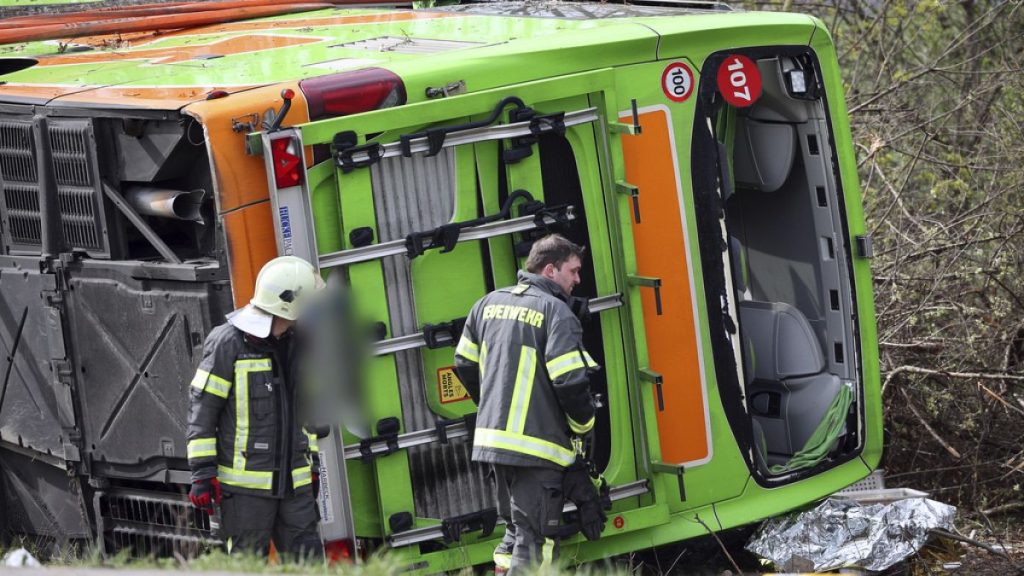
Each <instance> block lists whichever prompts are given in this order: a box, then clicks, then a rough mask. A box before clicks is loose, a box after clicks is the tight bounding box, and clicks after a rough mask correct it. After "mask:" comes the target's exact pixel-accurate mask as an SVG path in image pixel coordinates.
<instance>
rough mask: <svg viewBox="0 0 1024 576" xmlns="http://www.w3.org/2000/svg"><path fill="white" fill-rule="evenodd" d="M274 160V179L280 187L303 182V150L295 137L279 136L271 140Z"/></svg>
mask: <svg viewBox="0 0 1024 576" xmlns="http://www.w3.org/2000/svg"><path fill="white" fill-rule="evenodd" d="M270 151H271V154H272V156H273V160H274V180H275V181H276V182H277V187H278V188H289V187H291V186H298V185H299V184H302V157H301V156H300V155H301V154H302V151H301V150H299V147H298V146H297V145H296V142H295V140H294V139H293V138H278V139H277V140H272V141H271V142H270Z"/></svg>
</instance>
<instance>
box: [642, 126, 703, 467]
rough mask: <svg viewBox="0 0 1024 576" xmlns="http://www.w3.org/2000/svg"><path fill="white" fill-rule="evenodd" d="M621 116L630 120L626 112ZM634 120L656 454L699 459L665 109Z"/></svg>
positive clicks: (691, 332)
mask: <svg viewBox="0 0 1024 576" xmlns="http://www.w3.org/2000/svg"><path fill="white" fill-rule="evenodd" d="M622 121H623V122H632V116H625V117H623V118H622ZM640 125H641V126H642V127H643V132H642V133H641V134H639V135H636V136H624V137H623V138H622V149H623V150H622V151H623V155H624V157H625V164H626V180H627V181H628V182H629V183H631V184H633V185H635V186H637V187H639V189H640V224H637V223H636V222H634V223H633V240H634V243H635V247H636V259H637V273H638V274H639V275H641V276H651V277H655V278H661V301H662V315H660V316H659V315H658V314H657V308H656V304H655V299H654V290H651V289H649V288H642V289H641V298H642V301H643V310H644V326H645V332H646V336H647V352H648V365H649V368H650V369H651V370H653V371H655V372H658V373H660V374H661V375H662V377H663V382H662V394H661V396H662V398H661V403H659V399H658V390H657V388H656V387H654V388H653V390H652V393H653V394H654V395H655V398H654V402H655V409H656V410H657V418H658V436H659V438H660V442H661V458H662V461H663V462H665V463H667V464H684V463H691V464H696V463H702V462H704V461H706V460H707V459H708V458H709V457H710V442H709V423H708V412H707V407H706V403H707V395H706V392H705V389H704V379H703V370H702V358H701V350H700V340H699V336H698V332H697V326H696V297H695V292H694V290H693V286H692V281H693V279H692V277H691V272H690V266H689V262H688V260H687V241H686V236H685V222H684V210H683V207H682V205H681V202H682V195H681V188H680V186H681V182H680V181H679V172H678V167H677V164H676V150H675V144H674V141H673V137H672V133H671V122H670V117H669V112H668V110H667V109H665V108H664V107H658V108H655V109H652V110H648V111H644V112H643V113H642V114H640ZM660 404H663V406H664V409H659V405H660Z"/></svg>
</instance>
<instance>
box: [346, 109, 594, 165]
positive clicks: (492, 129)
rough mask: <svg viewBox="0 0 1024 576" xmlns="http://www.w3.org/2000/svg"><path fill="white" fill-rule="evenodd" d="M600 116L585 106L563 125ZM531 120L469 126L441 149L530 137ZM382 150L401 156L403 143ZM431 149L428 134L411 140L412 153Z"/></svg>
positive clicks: (365, 158)
mask: <svg viewBox="0 0 1024 576" xmlns="http://www.w3.org/2000/svg"><path fill="white" fill-rule="evenodd" d="M597 119H598V115H597V108H585V109H583V110H576V111H574V112H566V113H565V116H564V117H563V119H562V124H563V125H564V126H566V127H569V126H576V125H578V124H586V123H588V122H596V121H597ZM531 123H532V122H531V121H530V120H526V121H523V122H515V123H512V124H498V125H493V126H482V127H480V128H470V129H469V130H459V131H456V132H449V133H448V134H446V135H445V139H444V144H443V145H442V148H450V147H452V146H461V145H464V144H475V143H477V142H487V141H490V140H503V139H505V138H515V137H518V136H530V135H531V134H533V132H532V131H531V130H530V125H531ZM381 148H382V149H383V150H382V153H381V156H380V157H381V158H393V157H395V156H402V143H401V142H391V143H388V144H384V145H382V146H381ZM429 150H430V143H429V141H428V139H427V137H426V136H421V137H419V138H414V139H412V140H410V141H409V152H411V153H414V154H415V153H418V152H428V151H429ZM338 152H339V153H342V154H343V153H344V150H339V151H338ZM350 158H351V160H352V161H353V162H355V163H357V164H358V163H366V162H369V161H370V154H369V152H366V151H362V150H359V151H356V152H354V153H353V154H352V155H351V157H350Z"/></svg>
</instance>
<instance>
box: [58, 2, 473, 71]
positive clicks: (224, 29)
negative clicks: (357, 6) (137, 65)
mask: <svg viewBox="0 0 1024 576" xmlns="http://www.w3.org/2000/svg"><path fill="white" fill-rule="evenodd" d="M457 16H459V15H458V14H447V13H442V12H412V11H409V12H380V13H376V14H356V15H349V16H329V17H323V16H318V17H315V18H291V19H288V20H263V21H258V22H252V21H247V22H228V23H225V24H212V25H209V26H199V27H194V28H186V29H181V30H173V31H158V32H129V33H122V34H103V35H97V36H85V37H82V38H76V39H75V40H73V41H69V42H71V43H72V44H86V45H89V46H94V47H96V48H98V49H101V50H103V49H108V48H110V47H121V48H124V47H128V46H133V45H134V46H140V45H142V46H144V45H145V44H146V43H149V42H155V41H159V40H163V39H164V38H167V37H169V36H174V37H180V36H197V35H202V34H226V33H232V32H253V31H260V32H268V33H279V32H282V31H286V30H296V29H303V28H310V27H314V26H318V27H325V26H350V25H353V24H375V23H379V22H406V21H410V20H433V19H436V18H452V17H457ZM67 56H73V54H68V55H67ZM63 57H64V56H62V55H58V56H54V58H55V61H54V62H53V64H61V63H62V62H61V61H60V59H61V58H63Z"/></svg>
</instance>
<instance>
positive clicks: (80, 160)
mask: <svg viewBox="0 0 1024 576" xmlns="http://www.w3.org/2000/svg"><path fill="white" fill-rule="evenodd" d="M49 131H50V151H51V154H52V156H53V172H54V177H55V178H56V179H57V198H58V204H59V206H60V219H61V227H62V228H63V230H64V241H65V242H66V243H67V244H68V245H69V246H72V247H74V248H78V249H85V250H103V248H104V247H103V241H102V228H101V223H100V221H99V219H98V218H97V209H98V208H99V207H100V206H102V204H101V203H100V201H101V199H100V198H99V194H100V190H99V186H97V185H96V184H97V182H96V180H98V179H97V177H96V170H95V160H94V158H93V154H94V153H95V148H94V147H93V146H92V142H93V139H92V123H91V122H90V121H88V120H84V121H79V120H74V121H70V120H69V121H62V122H60V123H56V122H51V123H50V124H49Z"/></svg>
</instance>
